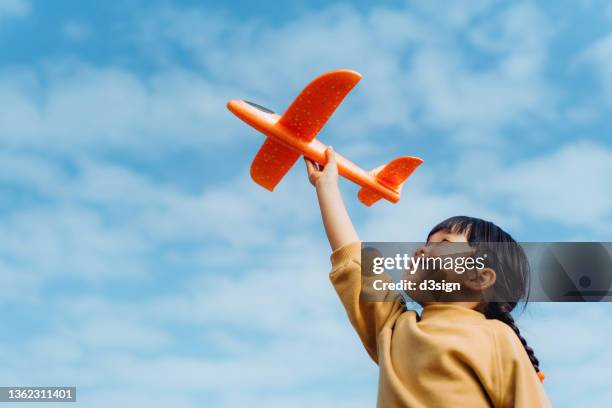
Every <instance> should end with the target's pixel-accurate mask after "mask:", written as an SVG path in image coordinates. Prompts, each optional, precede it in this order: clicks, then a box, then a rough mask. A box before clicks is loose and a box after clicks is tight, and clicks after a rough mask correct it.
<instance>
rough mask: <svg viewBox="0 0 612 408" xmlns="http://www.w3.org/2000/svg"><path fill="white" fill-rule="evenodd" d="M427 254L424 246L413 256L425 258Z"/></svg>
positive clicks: (427, 250)
mask: <svg viewBox="0 0 612 408" xmlns="http://www.w3.org/2000/svg"><path fill="white" fill-rule="evenodd" d="M428 254H429V248H428V247H426V246H420V247H418V248H417V250H416V251H415V252H414V256H427V255H428Z"/></svg>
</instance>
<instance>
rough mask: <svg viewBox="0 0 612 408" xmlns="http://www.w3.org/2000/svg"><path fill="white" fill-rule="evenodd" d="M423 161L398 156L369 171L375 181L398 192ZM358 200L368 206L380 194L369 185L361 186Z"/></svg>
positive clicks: (377, 198) (379, 196)
mask: <svg viewBox="0 0 612 408" xmlns="http://www.w3.org/2000/svg"><path fill="white" fill-rule="evenodd" d="M421 163H423V160H422V159H420V158H418V157H413V156H402V157H398V158H397V159H394V160H392V161H390V162H389V163H387V164H386V165H383V166H380V167H377V168H375V169H374V170H372V171H371V172H370V174H372V175H373V176H374V177H376V181H378V182H379V183H380V184H382V185H384V186H385V187H388V188H390V189H391V190H394V191H396V192H397V193H398V194H400V193H401V191H402V186H403V184H404V181H406V179H407V178H408V177H410V175H411V174H412V172H413V171H414V170H415V169H416V168H417V167H419V165H420V164H421ZM357 197H358V198H359V201H361V202H362V203H364V204H365V205H367V206H368V207H369V206H371V205H372V204H374V203H375V202H377V201H378V200H380V199H381V198H382V195H380V193H379V192H378V191H376V190H374V189H373V188H371V187H362V188H361V189H360V190H359V192H358V193H357Z"/></svg>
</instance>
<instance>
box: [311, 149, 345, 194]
mask: <svg viewBox="0 0 612 408" xmlns="http://www.w3.org/2000/svg"><path fill="white" fill-rule="evenodd" d="M325 155H326V156H327V164H326V165H325V167H321V165H320V164H319V163H317V162H314V161H312V160H310V159H309V158H307V157H304V160H305V161H306V169H307V170H308V180H310V184H312V185H313V186H315V187H319V186H321V185H338V163H337V162H336V152H334V149H333V148H332V147H331V146H328V147H327V149H325Z"/></svg>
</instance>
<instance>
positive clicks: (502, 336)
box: [486, 319, 527, 358]
mask: <svg viewBox="0 0 612 408" xmlns="http://www.w3.org/2000/svg"><path fill="white" fill-rule="evenodd" d="M486 324H487V326H488V328H489V330H490V332H491V335H492V337H493V340H494V342H495V344H496V346H497V347H498V348H499V349H500V351H501V352H502V353H501V354H502V356H504V357H505V358H509V357H512V358H515V357H517V356H522V355H523V354H525V349H524V347H523V344H522V343H521V340H520V339H519V337H518V336H517V334H516V333H515V332H514V330H512V328H511V327H510V326H508V325H507V324H506V323H504V322H502V321H500V320H497V319H487V320H486ZM525 357H527V356H526V354H525Z"/></svg>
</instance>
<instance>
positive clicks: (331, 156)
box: [325, 146, 336, 166]
mask: <svg viewBox="0 0 612 408" xmlns="http://www.w3.org/2000/svg"><path fill="white" fill-rule="evenodd" d="M325 154H326V156H327V164H331V165H332V166H335V165H336V152H335V151H334V148H333V147H331V146H327V149H326V150H325Z"/></svg>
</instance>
